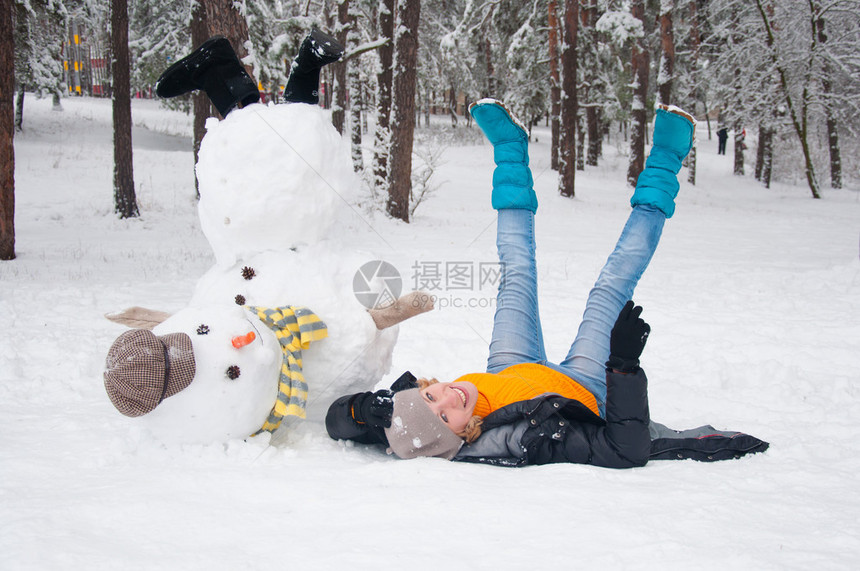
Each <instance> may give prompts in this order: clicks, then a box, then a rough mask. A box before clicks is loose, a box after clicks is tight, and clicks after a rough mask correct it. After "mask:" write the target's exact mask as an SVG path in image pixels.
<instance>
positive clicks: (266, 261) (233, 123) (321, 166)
mask: <svg viewBox="0 0 860 571" xmlns="http://www.w3.org/2000/svg"><path fill="white" fill-rule="evenodd" d="M207 129H208V131H207V134H206V136H205V137H204V139H203V141H202V144H201V147H200V158H199V162H198V164H197V174H198V179H199V184H200V195H201V198H200V206H199V213H200V221H201V226H202V228H203V231H204V233H205V235H206V237H207V239H208V240H209V243H210V245H211V246H212V249H213V252H214V254H215V258H216V265H215V266H214V267H213V268H211V269H210V270H209V271H208V272H207V273H206V274H205V275H204V276H203V277H202V278H201V279H200V281H199V282H198V284H197V287H196V290H195V292H194V295H193V297H192V300H191V303H190V307H189V308H187V309H186V310H183V311H181V312H179V313H177V314H176V315H175V316H173V317H171V318H170V319H169V320H167V321H165V322H164V323H162V324H161V325H159V326H158V327H157V328H156V329H155V330H154V332H155V333H156V334H159V335H162V334H165V333H168V332H172V331H184V332H186V333H188V334H189V336H191V338H192V341H193V343H194V348H195V360H196V362H197V372H196V374H195V378H194V380H193V381H192V383H191V385H189V387H188V388H186V389H184V390H182V391H180V392H179V393H178V394H176V395H174V396H172V397H169V398H168V399H165V400H164V401H163V402H162V403H161V404H160V405H159V406H158V407H157V408H156V410H155V411H153V412H152V413H150V414H148V415H146V416H145V417H144V419H146V421H147V422H148V423H149V425H150V427H151V428H152V429H153V430H154V431H156V432H158V433H160V434H162V435H167V434H172V435H173V436H175V437H177V438H179V439H181V440H187V441H213V440H223V439H225V438H235V437H243V436H247V435H250V434H252V433H253V432H255V431H256V430H257V429H259V428H260V427H261V426H262V424H263V423H264V422H265V421H266V417H267V414H268V412H269V410H270V409H271V407H272V406H273V405H274V402H275V397H276V396H277V390H278V389H277V388H278V374H277V371H276V370H275V369H276V365H277V363H275V364H274V365H273V362H274V361H279V360H278V359H277V358H276V357H277V355H276V354H274V353H273V352H272V351H268V350H267V349H269V348H270V347H265V348H264V346H265V345H266V343H265V341H266V339H267V338H268V335H269V333H270V332H266V333H265V334H264V335H262V336H261V338H262V341H264V343H263V344H262V345H261V346H260V347H256V348H254V347H252V348H251V349H252V351H245V349H248V348H249V347H244V348H242V349H240V350H236V349H235V348H233V347H232V346H229V345H226V344H225V340H227V339H228V338H230V337H231V336H234V335H240V334H242V332H241V331H239V330H241V329H242V322H243V321H244V320H245V318H246V317H247V316H246V315H244V314H248V315H252V314H251V313H250V312H248V311H246V310H243V309H241V308H240V307H239V305H253V306H268V307H279V306H287V305H292V306H305V307H308V308H310V309H311V310H312V311H313V312H315V313H316V314H317V315H318V316H319V317H320V318H321V319H322V321H324V322H325V324H326V325H327V327H328V338H327V339H324V340H322V341H319V342H316V343H313V344H311V346H310V347H309V348H307V349H306V350H304V351H303V370H304V376H305V379H306V380H307V384H308V387H309V389H308V400H307V411H308V416H309V417H310V418H322V416H323V415H324V412H325V410H326V409H327V407H328V405H329V404H330V403H331V401H332V400H333V399H334V398H336V397H337V396H339V395H340V394H344V393H346V392H350V391H354V390H358V389H369V388H371V387H373V385H375V384H376V382H377V381H378V380H379V379H380V378H381V377H382V376H383V375H384V374H385V373H387V372H388V369H389V367H390V364H391V353H392V350H393V347H394V343H395V341H396V338H397V328H396V327H393V328H390V329H386V330H384V331H379V330H377V329H376V327H375V325H374V323H373V320H372V319H371V318H370V316H369V314H368V313H367V311H366V308H364V307H363V306H362V305H361V304H360V303H359V302H358V301H357V300H356V298H355V296H354V294H353V291H352V283H353V276H354V274H355V272H356V270H357V269H358V268H359V267H360V266H361V264H363V263H365V262H367V261H368V260H372V259H374V256H373V255H372V254H370V253H362V252H357V251H356V250H355V249H354V247H352V246H351V245H350V244H349V243H345V241H344V240H343V239H337V238H334V237H332V236H331V233H330V230H331V229H332V228H335V227H336V228H337V233H338V234H339V235H351V234H352V233H353V232H355V233H362V232H367V231H368V230H367V229H366V225H364V224H363V223H362V222H361V221H360V220H359V219H358V216H357V214H356V213H355V212H354V211H353V210H352V206H351V203H352V202H353V201H354V195H355V192H356V190H357V189H358V188H359V183H358V180H357V178H356V177H355V175H354V173H353V171H352V167H351V162H350V159H349V156H348V149H347V147H346V143H345V141H344V140H343V139H342V138H341V136H340V135H339V134H338V133H337V132H336V131H335V130H334V128H333V127H332V125H331V123H330V121H329V119H328V117H327V116H326V115H325V114H324V113H323V112H322V111H321V110H320V109H319V108H318V107H316V106H312V105H305V104H285V105H268V106H266V105H251V106H249V107H247V108H244V109H240V110H236V111H233V112H231V113H230V114H229V115H228V116H227V118H226V119H224V120H223V121H220V122H219V121H217V120H214V119H210V121H209V122H208V123H207ZM345 229H346V230H345ZM249 278H250V279H249ZM207 312H211V315H212V317H207ZM236 312H240V313H236ZM252 319H253V315H252ZM207 320H209V321H212V322H213V323H215V322H218V323H220V324H221V326H223V329H224V330H223V331H219V332H218V335H219V336H220V335H222V334H223V336H224V337H223V339H221V340H220V341H219V343H221V344H222V345H224V346H223V349H222V350H221V351H220V352H219V351H218V350H217V349H211V348H209V344H212V343H214V339H215V335H214V333H215V332H214V331H211V330H212V326H211V325H210V324H208V323H207ZM196 321H199V322H200V323H195V322H196ZM231 323H232V324H231ZM257 323H258V324H259V323H261V322H259V321H257ZM199 325H209V329H210V331H211V333H210V334H209V335H211V337H208V338H207V339H203V338H202V337H200V336H199V335H197V334H196V328H197V327H198V326H199ZM234 329H235V330H236V331H238V332H233V330H234ZM246 329H247V327H246ZM262 329H264V330H265V329H266V327H265V325H263V326H262ZM258 339H259V338H258ZM268 343H269V345H270V346H271V339H269V342H268ZM198 345H200V346H201V347H206V349H205V350H201V352H200V353H199V354H198V351H197V347H198ZM227 361H236V362H235V363H234V364H236V365H237V366H238V367H239V368H240V369H241V370H242V373H241V376H240V377H239V378H238V379H232V380H231V379H229V378H228V377H227V375H226V374H225V372H224V371H225V368H226V367H228V366H229V365H230V363H227ZM242 363H244V366H243V364H242ZM246 370H247V371H248V375H250V374H251V371H253V375H255V378H253V379H252V378H251V377H250V376H248V375H246ZM256 377H259V378H256ZM263 377H265V378H263ZM246 384H247V386H248V387H249V388H248V389H247V390H242V389H241V387H242V386H243V385H246ZM192 424H193V425H194V426H193V427H192V426H190V425H192Z"/></svg>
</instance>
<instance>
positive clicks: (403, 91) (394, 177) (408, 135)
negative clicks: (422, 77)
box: [387, 0, 421, 222]
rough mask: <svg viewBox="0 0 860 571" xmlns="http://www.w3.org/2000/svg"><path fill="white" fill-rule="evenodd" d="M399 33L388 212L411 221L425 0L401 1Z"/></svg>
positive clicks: (399, 6) (399, 4)
mask: <svg viewBox="0 0 860 571" xmlns="http://www.w3.org/2000/svg"><path fill="white" fill-rule="evenodd" d="M397 15H398V26H397V27H398V32H397V45H396V47H395V54H396V57H397V61H396V64H395V69H396V70H397V73H396V74H394V85H393V89H392V92H393V93H392V95H393V98H392V99H393V110H392V111H393V112H392V121H391V123H392V126H394V127H396V128H395V129H392V132H391V151H390V153H391V155H390V160H391V168H390V171H389V172H390V176H389V179H388V183H389V185H388V204H387V210H388V214H390V215H391V216H393V217H394V218H399V219H400V220H403V221H404V222H409V197H410V196H411V195H412V142H413V135H414V131H415V81H416V75H417V74H416V71H417V68H418V21H419V18H420V16H421V0H400V1H399V2H398V6H397Z"/></svg>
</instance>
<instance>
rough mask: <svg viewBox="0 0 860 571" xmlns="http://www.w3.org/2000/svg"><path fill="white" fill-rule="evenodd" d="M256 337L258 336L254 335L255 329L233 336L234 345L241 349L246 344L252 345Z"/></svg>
mask: <svg viewBox="0 0 860 571" xmlns="http://www.w3.org/2000/svg"><path fill="white" fill-rule="evenodd" d="M256 338H257V336H256V335H254V332H253V331H249V332H247V333H246V334H244V335H237V336H236V337H233V347H235V348H236V349H241V348H242V347H244V346H245V345H250V344H251V343H253V342H254V339H256Z"/></svg>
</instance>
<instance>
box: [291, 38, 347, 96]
mask: <svg viewBox="0 0 860 571" xmlns="http://www.w3.org/2000/svg"><path fill="white" fill-rule="evenodd" d="M342 55H343V46H342V45H340V43H339V42H338V41H337V40H336V39H334V38H333V37H332V36H329V35H328V34H326V33H325V32H322V31H320V30H316V29H314V30H312V31H311V33H310V34H308V37H306V38H305V40H304V41H303V42H302V46H301V47H300V48H299V55H297V56H296V59H294V60H293V63H292V65H291V66H290V78H289V79H288V80H287V87H286V88H285V89H284V100H285V101H292V102H294V103H311V104H313V105H316V104H318V103H319V102H320V99H319V86H320V68H321V67H322V66H324V65H326V64H329V63H331V62H333V61H337V60H339V59H340V57H341V56H342Z"/></svg>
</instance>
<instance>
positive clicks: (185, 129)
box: [0, 97, 860, 570]
mask: <svg viewBox="0 0 860 571" xmlns="http://www.w3.org/2000/svg"><path fill="white" fill-rule="evenodd" d="M63 105H64V107H65V110H64V111H63V112H54V111H52V110H51V105H50V102H49V101H47V100H45V101H38V100H35V99H33V98H32V97H28V99H27V102H26V107H25V123H24V126H25V131H24V132H23V133H22V134H20V135H18V137H17V138H16V201H17V205H16V208H17V215H16V231H17V232H16V233H17V246H16V249H17V253H18V258H17V259H16V260H14V261H10V262H2V263H0V338H2V348H3V350H2V351H0V435H2V437H0V438H2V440H0V568H2V569H4V570H6V569H9V570H17V569H48V568H62V569H207V570H209V569H225V570H233V569H264V568H274V569H292V568H299V569H330V568H334V567H335V566H338V567H346V566H348V567H350V568H355V569H376V568H380V567H388V568H401V569H440V568H451V569H466V568H469V569H485V568H486V569H490V568H493V569H508V568H562V569H566V568H574V567H577V568H578V567H582V568H587V567H598V568H602V569H632V568H636V569H720V570H723V569H856V568H857V561H858V560H860V519H858V515H857V514H858V513H860V492H858V484H857V476H856V474H857V473H858V472H860V444H858V442H860V388H858V386H857V384H858V382H860V373H858V372H857V367H856V364H855V362H856V360H857V358H858V356H860V307H858V299H860V260H858V231H860V192H858V189H857V188H852V189H846V190H841V191H833V190H829V191H825V196H824V199H823V200H813V199H811V198H810V197H809V192H808V190H807V189H805V188H803V187H799V186H786V185H781V184H775V185H774V187H773V188H771V189H769V190H767V189H764V188H762V187H760V186H759V185H758V184H757V183H756V182H755V181H754V180H752V179H751V177H746V178H739V177H735V176H733V175H732V174H731V168H732V165H731V157H721V156H718V155H716V146H717V143H716V140H713V141H708V140H707V134H706V132H705V131H704V130H702V131H700V132H699V137H700V138H701V139H704V140H702V141H701V143H700V147H699V173H698V174H699V179H698V184H697V185H696V186H695V187H693V186H690V185H689V184H687V183H686V182H684V183H682V188H681V194H680V197H679V200H678V208H677V212H676V215H675V217H674V218H673V219H672V220H670V221H669V222H668V224H667V227H666V230H665V232H664V235H663V242H662V243H661V246H660V250H659V251H658V253H657V255H656V256H655V259H654V261H653V263H652V265H651V267H650V269H649V270H648V272H647V274H646V276H645V277H644V279H643V280H642V282H641V284H640V286H639V289H638V290H637V295H636V300H637V302H639V303H641V304H642V305H644V307H645V317H646V318H647V319H648V321H649V322H650V323H651V325H652V329H653V333H652V335H651V339H650V341H649V344H648V347H647V348H646V352H645V355H644V359H643V363H644V366H645V367H646V370H647V371H648V374H649V379H650V395H651V414H652V417H653V418H654V419H655V420H658V421H660V422H663V423H666V424H668V425H670V426H673V427H677V428H690V427H693V426H698V425H700V424H705V423H711V424H713V425H714V426H716V427H718V428H729V429H735V430H743V431H745V432H749V433H751V434H754V435H756V436H759V437H761V438H763V439H765V440H768V441H769V442H770V443H771V448H770V450H769V451H768V452H766V453H765V454H759V455H754V456H751V457H748V458H744V459H741V460H737V461H729V462H720V463H714V464H699V463H694V462H692V461H685V462H653V463H651V464H649V465H648V466H646V467H644V468H642V469H636V470H627V471H612V470H606V469H600V468H593V467H588V466H580V465H551V466H542V467H530V468H523V469H503V468H497V467H490V466H478V465H463V464H457V463H450V462H445V461H443V460H438V459H419V460H411V461H401V460H396V459H394V458H392V457H388V456H386V455H385V454H384V452H383V451H381V450H378V449H372V448H368V447H363V446H351V445H347V444H344V443H339V442H334V441H332V440H330V439H329V438H328V436H327V435H326V434H325V429H324V426H323V423H322V421H321V418H320V417H319V415H318V414H317V415H316V416H312V417H310V418H309V419H308V420H307V421H304V422H295V423H291V426H290V427H289V429H288V431H287V433H286V434H285V435H284V436H283V438H279V439H278V440H279V442H278V444H277V445H276V446H273V445H270V443H269V442H268V439H266V438H255V439H251V440H249V441H247V442H245V441H232V442H229V443H227V444H212V445H205V446H203V445H197V446H188V445H185V446H180V445H166V444H163V443H161V442H160V441H158V440H156V439H155V438H154V437H152V436H151V435H150V434H149V433H148V432H146V431H145V430H143V429H142V428H141V427H140V425H139V423H138V422H137V421H135V420H134V419H128V418H125V417H123V416H121V415H120V414H119V413H118V412H117V411H116V410H115V409H114V408H113V406H112V405H111V403H110V402H109V400H108V399H107V397H106V395H105V392H104V388H103V384H102V368H103V365H104V358H105V354H106V351H107V348H108V347H109V346H110V344H111V342H112V341H113V339H114V338H115V337H116V336H117V335H119V334H120V333H121V332H122V331H123V328H122V327H120V326H118V325H116V324H113V323H110V322H108V321H107V320H105V319H104V318H103V315H104V314H105V313H108V312H112V311H116V310H118V309H121V308H124V307H129V306H132V305H141V306H144V307H150V308H155V309H162V310H165V311H175V310H178V309H180V308H181V307H183V306H184V305H185V304H186V303H187V302H188V300H189V298H190V296H191V294H192V292H193V288H194V285H195V283H196V281H197V279H198V278H199V277H200V276H201V275H202V274H203V273H204V272H205V271H206V270H207V269H209V268H210V267H211V265H212V264H213V263H214V257H213V255H212V253H211V252H210V249H209V245H208V243H207V242H206V240H205V238H204V237H203V235H202V233H201V231H200V226H199V222H198V218H197V212H196V200H195V198H194V179H193V173H192V163H193V159H192V155H191V152H190V139H189V138H188V135H187V134H188V133H189V131H190V120H189V118H188V117H186V116H184V115H182V114H178V113H173V112H169V111H165V110H162V109H160V108H159V107H158V105H157V103H154V102H151V101H138V100H136V101H134V119H135V122H136V124H137V125H138V128H136V129H135V132H134V146H135V164H134V174H135V182H136V187H137V196H138V201H139V204H140V209H141V217H140V218H138V219H133V220H118V219H117V218H116V217H115V216H114V214H113V207H112V204H113V201H112V192H113V191H112V183H111V177H112V150H111V129H110V106H109V105H110V104H109V102H108V101H101V100H88V99H71V100H69V99H67V100H64V101H63ZM436 128H437V129H441V123H440V126H437V127H436ZM536 135H537V136H538V139H539V141H538V142H536V143H534V144H533V145H532V148H531V156H532V166H533V170H534V175H535V179H536V188H537V192H538V196H539V199H540V201H541V206H540V208H539V210H538V217H537V225H538V229H537V233H538V237H537V238H538V264H539V274H540V283H541V305H542V308H543V325H544V334H545V337H546V341H547V351H548V353H549V354H550V356H551V358H553V357H559V356H561V355H563V354H564V353H565V352H566V350H567V346H568V345H569V343H570V341H571V340H572V337H573V335H574V333H575V330H576V327H577V325H578V322H579V316H580V314H581V311H582V309H583V305H584V302H585V298H586V295H587V293H588V290H589V288H590V285H591V284H592V282H593V280H594V278H595V277H596V275H597V272H598V270H599V268H600V266H601V265H602V263H603V261H604V260H605V258H606V255H607V254H608V253H609V251H610V248H611V247H612V245H613V243H614V241H615V239H616V237H617V234H618V232H619V231H620V228H621V225H622V224H623V222H624V219H625V217H626V214H627V211H628V206H627V198H628V195H629V190H628V189H627V188H626V187H625V184H624V172H625V168H626V161H625V159H624V157H622V156H619V155H618V153H617V150H616V148H615V145H616V141H615V140H613V141H611V142H610V143H609V144H607V145H606V146H605V154H606V158H605V159H604V160H603V163H602V164H601V166H600V167H598V168H589V169H588V170H586V171H585V172H584V173H582V172H580V173H577V186H576V195H577V196H576V198H575V199H574V200H570V199H565V198H561V197H560V196H558V194H557V191H556V176H555V173H554V172H553V171H551V170H549V169H548V163H549V148H548V137H547V133H546V130H545V129H542V128H539V129H537V130H536ZM613 136H614V133H613ZM443 158H444V160H445V164H444V165H443V166H441V167H440V168H439V170H438V172H437V174H436V177H437V179H436V180H438V181H439V182H441V183H442V184H441V186H440V187H439V189H438V190H437V191H436V192H435V194H434V195H433V196H432V197H431V198H429V199H428V200H426V201H425V202H424V203H423V204H422V205H421V206H420V207H419V209H418V210H417V212H416V215H415V218H414V220H413V222H412V223H411V224H409V225H406V224H402V223H399V222H394V221H392V220H390V219H388V218H386V217H385V216H384V215H381V214H379V213H376V214H373V213H369V212H367V211H366V210H362V209H361V208H360V207H359V208H357V209H356V212H357V213H359V214H360V215H361V216H362V217H364V222H366V223H367V224H369V225H370V226H372V228H373V230H374V232H366V233H364V234H363V235H362V236H363V237H362V238H361V240H362V241H363V243H360V244H357V246H358V247H361V248H362V249H365V250H369V251H374V252H377V253H378V256H379V259H383V260H386V261H389V262H391V263H393V264H394V265H395V266H396V267H397V268H398V269H399V270H400V273H401V275H402V277H403V280H404V282H405V287H406V288H411V287H413V286H414V285H416V282H424V281H426V280H428V279H430V278H431V277H432V275H431V273H432V271H433V270H434V268H436V269H440V270H441V272H442V277H443V281H442V282H441V289H439V290H437V291H435V293H436V294H438V296H439V300H438V302H437V306H438V307H437V310H436V311H433V312H432V313H430V314H426V315H422V316H420V317H418V318H416V319H414V320H412V321H410V322H407V323H405V324H403V325H402V326H401V331H400V340H399V342H398V346H397V348H396V350H395V354H394V365H393V368H392V371H391V373H390V374H389V375H388V376H387V377H386V378H385V379H384V380H383V381H381V382H380V383H379V386H383V385H385V384H387V383H390V382H391V381H392V380H393V379H394V378H396V377H397V376H398V375H399V374H400V373H401V372H402V371H403V370H406V369H409V370H411V371H412V372H413V373H415V374H417V375H419V376H436V377H438V378H440V379H443V380H445V379H452V378H453V377H456V376H458V375H460V374H462V373H466V372H474V371H479V370H483V367H484V363H485V359H486V353H487V339H488V338H489V334H490V329H491V321H492V311H493V308H492V298H493V291H492V289H493V288H492V286H487V285H485V286H483V287H480V285H479V284H478V283H477V274H478V273H479V269H480V267H482V265H483V264H487V263H490V264H491V263H493V262H494V261H495V248H494V239H495V236H494V234H495V224H494V220H495V216H494V213H493V211H492V210H491V208H490V206H489V181H490V177H491V172H492V152H491V149H490V147H489V146H488V145H487V144H476V145H462V146H451V147H450V148H448V149H447V150H445V152H444V154H443ZM748 159H749V160H750V161H751V160H752V157H751V156H750V155H749V153H748ZM446 264H447V265H448V266H449V267H451V268H455V267H457V268H460V269H461V270H463V269H464V268H465V270H464V271H466V272H469V271H472V272H474V273H475V276H476V283H475V285H474V286H473V287H472V289H460V286H462V283H461V282H459V281H457V280H453V279H452V281H451V282H450V283H448V284H447V285H446V283H445V281H444V277H445V276H446V273H445V267H446ZM469 268H471V270H469ZM356 269H358V268H356ZM452 278H453V276H452ZM417 285H425V286H426V285H427V284H426V283H424V284H422V283H417ZM290 303H298V304H301V300H291V301H290ZM356 303H357V302H356ZM310 384H311V397H310V398H311V399H313V380H312V379H311V380H310ZM323 408H324V407H323Z"/></svg>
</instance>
